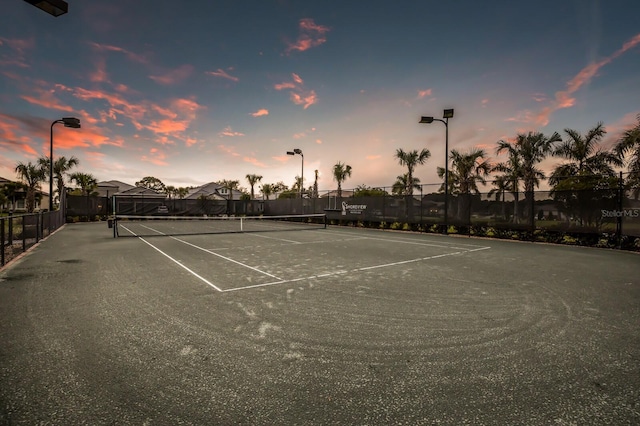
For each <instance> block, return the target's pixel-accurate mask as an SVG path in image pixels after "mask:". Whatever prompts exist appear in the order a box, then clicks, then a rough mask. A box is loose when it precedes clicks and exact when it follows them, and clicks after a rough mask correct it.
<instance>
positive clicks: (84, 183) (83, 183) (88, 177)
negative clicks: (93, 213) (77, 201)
mask: <svg viewBox="0 0 640 426" xmlns="http://www.w3.org/2000/svg"><path fill="white" fill-rule="evenodd" d="M69 179H70V180H71V182H75V183H76V185H78V186H79V187H80V190H81V191H82V193H83V194H85V196H86V208H87V210H86V213H87V219H88V218H89V216H90V215H89V213H90V212H89V196H90V195H91V193H92V192H93V190H94V189H95V188H96V186H97V184H98V180H97V179H96V178H95V177H93V175H92V174H91V173H82V172H75V173H72V174H71V176H69Z"/></svg>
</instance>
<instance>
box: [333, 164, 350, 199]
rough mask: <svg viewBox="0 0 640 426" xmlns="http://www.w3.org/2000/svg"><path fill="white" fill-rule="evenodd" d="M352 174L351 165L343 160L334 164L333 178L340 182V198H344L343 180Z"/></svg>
mask: <svg viewBox="0 0 640 426" xmlns="http://www.w3.org/2000/svg"><path fill="white" fill-rule="evenodd" d="M350 176H351V166H349V165H348V164H344V163H341V162H338V163H336V164H335V165H334V166H333V179H334V180H335V181H336V182H338V198H342V182H344V181H345V180H347V178H348V177H350Z"/></svg>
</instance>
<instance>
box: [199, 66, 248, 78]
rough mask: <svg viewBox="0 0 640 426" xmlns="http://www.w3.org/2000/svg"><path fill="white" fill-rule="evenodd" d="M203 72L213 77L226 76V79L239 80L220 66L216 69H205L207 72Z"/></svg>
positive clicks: (231, 69)
mask: <svg viewBox="0 0 640 426" xmlns="http://www.w3.org/2000/svg"><path fill="white" fill-rule="evenodd" d="M229 71H233V68H230V69H229ZM205 74H207V75H212V76H214V77H222V78H226V79H227V80H231V81H240V79H239V78H238V77H234V76H232V75H230V74H228V73H227V72H226V71H225V70H223V69H222V68H218V69H217V70H216V71H207V72H205Z"/></svg>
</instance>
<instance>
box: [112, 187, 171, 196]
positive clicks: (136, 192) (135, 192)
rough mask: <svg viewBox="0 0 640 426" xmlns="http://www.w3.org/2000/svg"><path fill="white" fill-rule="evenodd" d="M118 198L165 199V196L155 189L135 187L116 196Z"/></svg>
mask: <svg viewBox="0 0 640 426" xmlns="http://www.w3.org/2000/svg"><path fill="white" fill-rule="evenodd" d="M115 195H116V196H118V197H149V198H162V199H164V198H165V194H161V193H158V192H156V191H154V190H153V189H149V188H143V187H141V186H134V187H132V188H129V189H126V190H124V191H120V192H118V193H116V194H115Z"/></svg>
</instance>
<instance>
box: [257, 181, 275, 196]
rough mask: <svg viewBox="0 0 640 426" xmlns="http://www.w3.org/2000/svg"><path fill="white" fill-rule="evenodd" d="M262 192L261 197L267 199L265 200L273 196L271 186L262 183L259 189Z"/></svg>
mask: <svg viewBox="0 0 640 426" xmlns="http://www.w3.org/2000/svg"><path fill="white" fill-rule="evenodd" d="M260 190H261V191H262V196H263V197H267V200H268V199H269V196H270V195H271V194H273V192H274V191H273V184H270V183H263V184H262V187H261V189H260Z"/></svg>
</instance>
